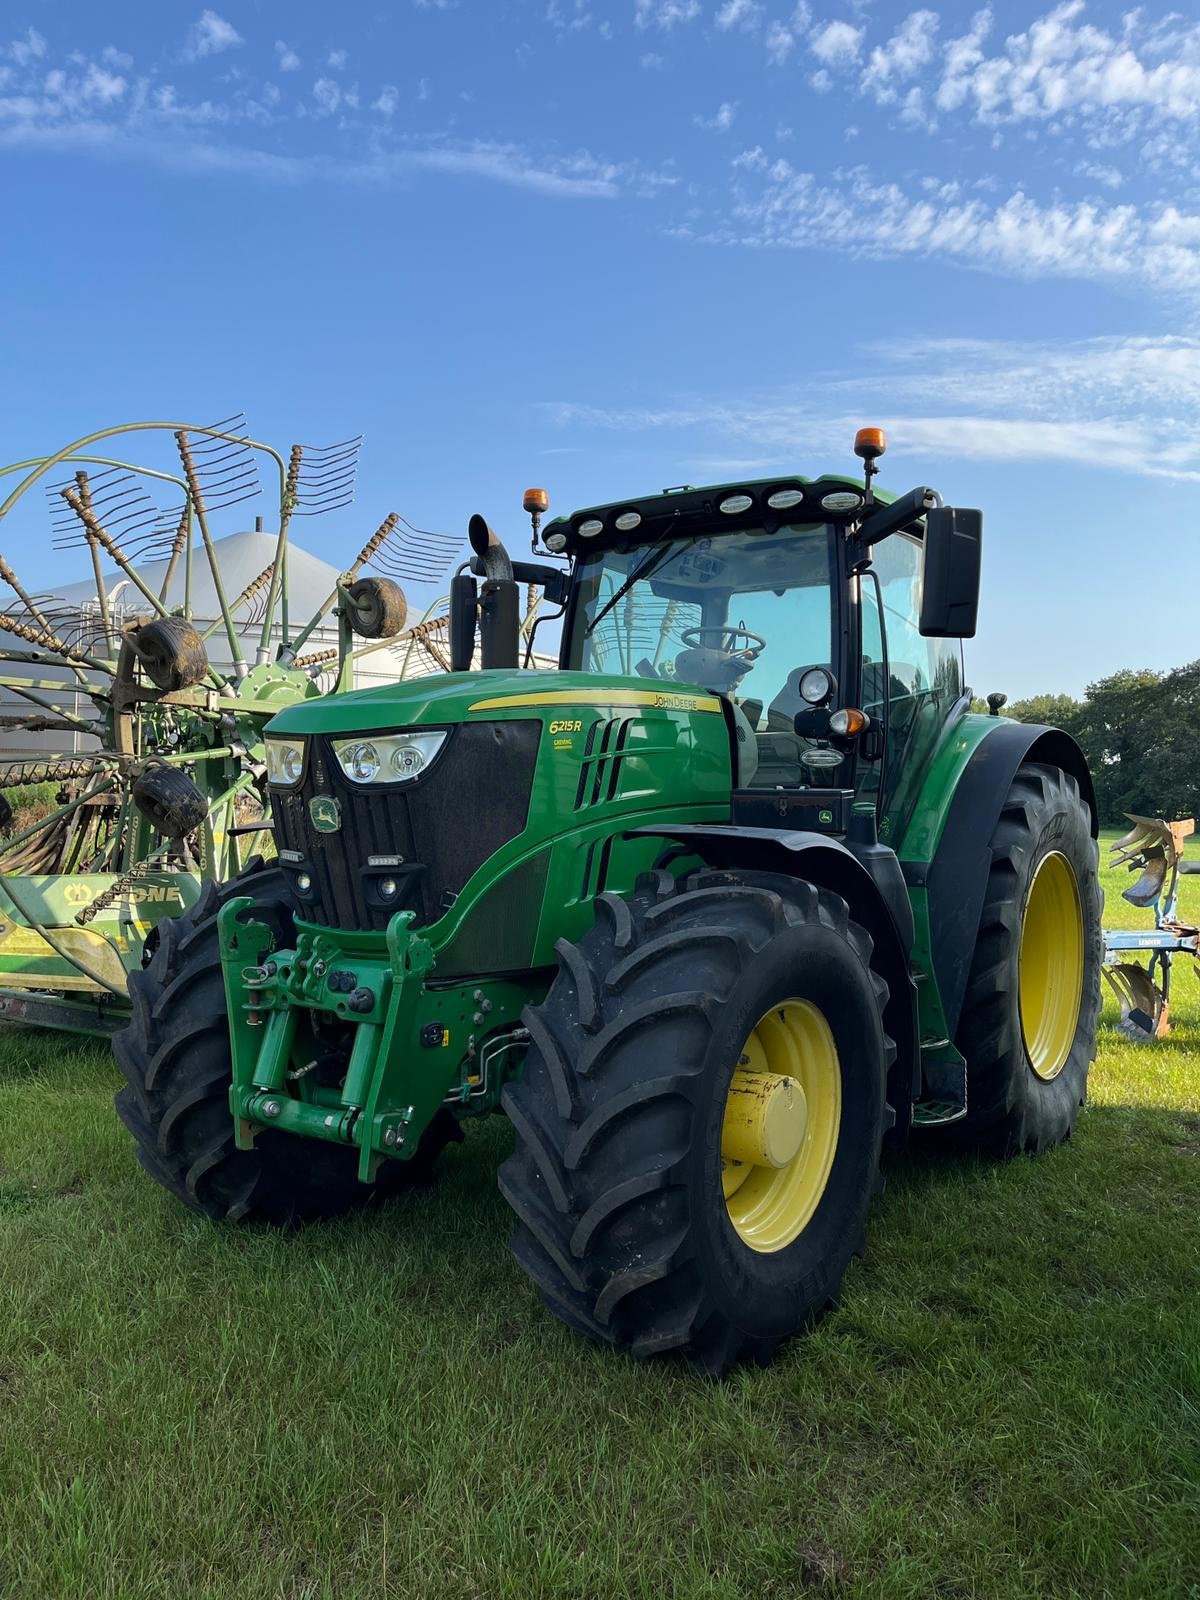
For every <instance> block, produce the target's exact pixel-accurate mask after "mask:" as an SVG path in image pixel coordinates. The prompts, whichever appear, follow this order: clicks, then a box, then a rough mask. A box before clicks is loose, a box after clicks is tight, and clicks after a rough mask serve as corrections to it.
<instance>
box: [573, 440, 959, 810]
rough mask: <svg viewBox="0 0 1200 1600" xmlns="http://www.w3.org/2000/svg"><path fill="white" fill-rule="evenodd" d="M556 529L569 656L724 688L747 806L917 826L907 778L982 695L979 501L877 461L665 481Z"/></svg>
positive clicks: (587, 663)
mask: <svg viewBox="0 0 1200 1600" xmlns="http://www.w3.org/2000/svg"><path fill="white" fill-rule="evenodd" d="M866 432H869V433H871V434H872V435H877V434H878V430H864V433H866ZM871 442H874V441H871ZM862 443H863V441H862V436H861V435H860V440H859V446H858V448H859V449H860V453H861V450H862ZM868 448H869V446H868ZM881 448H882V441H881V439H880V440H879V449H877V450H875V454H878V453H881ZM873 461H874V455H871V456H870V458H869V460H868V467H869V468H870V467H871V466H872V465H873ZM546 541H547V545H548V546H549V547H550V548H551V549H556V550H559V551H563V552H566V553H569V554H570V555H571V556H572V557H573V582H572V585H571V590H570V595H569V599H568V603H567V610H566V617H565V620H564V627H563V638H562V654H561V662H560V664H561V666H562V667H563V668H564V669H565V670H569V671H581V670H582V671H584V672H598V673H601V672H602V673H621V674H625V675H631V676H636V677H638V678H644V679H646V680H648V682H649V683H651V684H654V685H656V686H661V687H662V689H663V691H664V692H669V691H670V690H671V689H673V688H689V689H694V688H696V687H700V688H703V689H706V690H708V691H709V692H710V693H712V694H715V695H718V696H719V697H720V698H721V701H722V704H723V706H724V708H725V712H726V716H727V719H728V722H729V725H730V733H731V736H732V739H733V747H734V766H733V773H734V786H735V792H734V798H733V816H734V820H735V821H741V822H745V823H747V824H750V823H754V822H762V821H766V822H773V823H774V824H775V825H778V824H779V822H780V820H781V819H786V820H788V821H789V822H790V823H791V825H792V826H804V827H814V828H819V829H821V830H823V831H837V832H844V831H845V829H846V827H847V825H848V820H849V815H850V811H851V809H852V807H853V806H854V805H855V804H858V805H869V806H871V807H873V808H874V809H875V811H876V813H877V815H878V818H879V824H880V830H881V832H882V834H883V836H884V837H887V836H888V835H889V834H898V833H899V831H901V829H902V827H903V824H904V822H905V821H906V819H907V816H908V814H909V812H910V810H911V806H912V803H913V801H914V800H915V798H916V793H917V787H918V786H917V784H915V783H914V782H912V781H909V782H908V783H905V782H904V779H905V777H906V776H908V777H909V778H910V779H911V777H912V775H913V774H914V773H916V774H918V775H919V774H920V773H922V772H923V770H924V767H925V764H926V761H927V759H928V757H929V756H930V754H931V753H932V748H933V745H934V743H935V742H936V740H937V738H938V736H939V735H940V734H941V732H942V731H943V730H944V729H945V727H946V723H947V721H948V719H949V718H951V717H952V716H953V715H954V714H955V712H956V710H959V711H961V710H962V709H965V704H966V702H965V701H964V685H963V668H962V646H961V639H962V637H964V636H968V635H969V634H971V633H973V632H974V626H975V609H976V600H977V595H978V583H979V514H978V513H977V512H967V511H962V510H951V509H948V508H945V507H943V506H942V504H941V499H940V496H938V495H937V494H936V492H935V491H933V490H931V489H926V488H921V489H916V490H913V491H912V492H911V493H910V494H908V495H905V496H903V497H902V498H901V499H894V498H893V497H890V496H888V497H884V496H882V495H879V496H877V495H875V494H873V493H872V490H871V476H870V470H869V471H868V475H867V479H866V484H865V485H864V484H862V483H859V482H855V481H854V480H852V479H848V478H845V477H840V476H825V477H821V478H816V479H811V480H810V479H805V478H790V479H786V480H782V481H781V480H779V479H764V480H759V481H757V482H753V483H746V484H737V485H723V486H721V487H719V488H715V489H713V488H703V489H693V488H691V487H684V488H679V489H670V490H664V491H663V493H662V494H660V495H656V496H653V497H647V498H645V499H641V500H633V501H621V502H619V503H616V504H612V505H607V506H600V507H593V508H589V509H588V510H585V511H581V512H578V513H577V514H576V515H575V516H573V517H571V518H564V519H560V520H559V521H558V522H557V523H554V524H551V526H550V527H549V528H548V530H547V535H546ZM951 565H953V568H954V570H953V571H952V572H950V571H948V570H947V569H948V568H949V567H950V566H951ZM960 702H961V704H960Z"/></svg>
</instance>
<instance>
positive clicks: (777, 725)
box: [569, 525, 842, 787]
mask: <svg viewBox="0 0 1200 1600" xmlns="http://www.w3.org/2000/svg"><path fill="white" fill-rule="evenodd" d="M831 563H832V557H831V545H830V532H829V529H828V528H827V527H826V526H824V525H815V526H814V525H809V526H796V525H790V526H784V527H781V528H778V529H777V530H776V531H774V532H768V531H767V530H765V529H763V528H744V529H739V531H738V532H736V533H726V534H720V535H717V536H715V537H713V538H700V539H695V538H693V539H667V540H661V541H659V542H657V543H655V544H649V545H647V544H642V545H638V546H636V547H635V548H633V549H631V550H598V551H597V552H596V553H595V554H594V555H590V556H586V557H584V558H583V559H582V560H581V562H580V564H579V568H578V578H579V583H580V594H579V603H578V605H577V607H576V610H575V616H574V632H573V635H572V641H571V650H570V652H569V659H570V662H571V665H572V666H578V667H582V668H583V669H584V670H585V671H588V670H591V671H595V672H619V673H627V674H631V675H634V676H640V677H644V678H650V679H665V680H666V681H668V682H679V683H686V684H699V685H701V686H703V687H704V688H706V689H708V690H710V691H713V692H715V693H717V694H722V695H725V696H727V697H728V698H729V699H730V700H731V701H732V703H733V704H734V706H735V707H736V708H737V712H738V721H739V730H740V731H744V732H745V733H747V734H752V735H754V739H753V740H752V741H751V748H749V749H748V751H747V759H746V761H745V762H744V764H743V770H742V772H741V774H740V777H739V781H740V782H741V783H742V784H743V785H746V784H751V783H753V784H754V786H755V787H759V786H764V785H765V786H772V785H775V784H778V785H784V786H789V787H790V786H793V785H796V784H800V783H831V782H834V781H836V771H835V769H836V768H838V767H840V765H841V760H842V758H841V757H840V756H839V755H837V753H836V752H834V751H831V750H829V748H828V746H827V745H826V746H824V747H823V749H822V750H821V751H820V755H821V756H823V758H824V761H825V767H824V769H822V770H821V771H820V775H819V776H818V775H817V771H816V770H815V769H816V768H821V761H820V760H817V761H816V763H815V768H813V769H810V770H807V771H802V767H803V766H804V765H805V763H806V762H807V761H808V759H809V758H811V757H814V756H816V755H817V754H818V752H817V746H816V744H815V743H814V742H813V741H808V740H800V739H798V738H797V737H796V734H795V731H794V720H793V719H794V718H795V715H796V713H797V711H800V710H801V709H803V705H804V702H803V701H802V700H801V699H800V691H799V688H798V684H799V680H800V678H801V676H802V675H803V673H804V671H805V670H806V669H807V668H808V667H813V666H822V667H829V666H830V661H831V651H830V639H831V637H832V633H831V628H832V616H833V603H832V589H831V570H832V565H831ZM742 719H744V723H743V721H742Z"/></svg>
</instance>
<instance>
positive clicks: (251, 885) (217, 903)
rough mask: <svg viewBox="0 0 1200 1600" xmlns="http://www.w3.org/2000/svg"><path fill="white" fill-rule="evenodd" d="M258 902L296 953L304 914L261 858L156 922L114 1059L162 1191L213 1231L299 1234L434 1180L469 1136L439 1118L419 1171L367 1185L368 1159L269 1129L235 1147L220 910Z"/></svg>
mask: <svg viewBox="0 0 1200 1600" xmlns="http://www.w3.org/2000/svg"><path fill="white" fill-rule="evenodd" d="M236 895H250V896H252V897H253V899H254V903H255V916H256V918H257V919H258V920H260V921H263V922H267V923H269V924H271V925H272V926H273V927H274V928H275V930H276V936H277V939H278V940H280V941H281V942H283V943H286V942H287V940H288V939H289V938H290V936H291V932H292V916H293V911H294V904H293V901H292V897H291V892H290V889H289V887H288V884H287V880H286V878H285V876H284V874H283V872H282V871H281V870H280V869H279V868H278V867H276V866H275V865H273V864H270V865H268V864H266V863H264V862H263V861H262V860H261V859H257V860H255V861H253V862H252V863H250V864H249V865H248V866H247V868H246V870H245V871H244V872H243V873H241V875H240V876H239V877H237V878H235V879H234V880H233V881H232V882H231V883H228V884H225V885H224V886H222V887H221V888H219V889H218V887H217V886H216V885H215V884H214V883H211V882H210V883H208V884H207V885H206V886H205V889H204V892H203V894H202V895H201V896H200V899H199V900H198V901H197V902H196V904H195V905H194V906H193V907H192V908H191V909H190V910H189V911H186V912H185V913H184V914H183V916H181V917H179V918H174V919H171V920H168V921H163V922H161V923H159V924H158V927H157V930H156V931H157V932H158V940H157V944H156V947H155V950H154V954H153V956H152V958H151V960H150V962H149V965H148V966H147V967H146V968H145V970H144V971H142V972H134V973H132V974H131V975H130V978H129V997H130V1000H131V1002H132V1006H133V1016H132V1021H131V1023H130V1025H129V1027H128V1028H125V1029H123V1030H122V1031H121V1032H120V1033H118V1034H116V1035H115V1036H114V1039H113V1050H114V1052H115V1053H116V1057H117V1061H118V1064H119V1065H120V1067H121V1070H122V1072H123V1073H124V1074H125V1087H124V1088H123V1089H121V1090H120V1092H119V1093H118V1095H117V1097H116V1108H117V1113H118V1115H119V1116H120V1118H121V1121H122V1122H123V1123H124V1124H125V1126H126V1127H127V1128H128V1129H129V1131H130V1133H132V1135H133V1137H134V1139H135V1141H136V1143H137V1156H138V1160H139V1162H140V1163H141V1165H142V1166H143V1167H144V1168H145V1170H146V1171H147V1172H148V1173H149V1174H150V1176H151V1177H152V1178H153V1179H154V1180H155V1182H156V1183H159V1184H161V1185H162V1187H163V1188H164V1189H167V1190H169V1191H170V1192H171V1193H172V1194H173V1195H174V1196H175V1197H176V1199H177V1200H181V1201H182V1202H183V1204H184V1205H185V1206H188V1207H190V1208H191V1210H193V1211H199V1212H201V1213H202V1214H203V1215H205V1216H207V1217H211V1218H213V1219H214V1221H224V1222H244V1221H256V1222H266V1223H270V1224H272V1225H274V1226H276V1227H294V1226H297V1225H299V1224H300V1223H304V1222H310V1221H313V1220H314V1219H316V1218H320V1217H330V1216H335V1215H337V1214H338V1213H339V1212H343V1211H348V1210H352V1209H354V1208H356V1207H359V1206H363V1205H367V1204H369V1203H370V1202H371V1201H372V1200H373V1199H374V1198H376V1196H377V1195H378V1194H380V1193H385V1194H386V1193H390V1192H392V1191H394V1190H395V1189H396V1188H397V1187H403V1186H406V1185H408V1184H411V1183H413V1182H420V1181H422V1180H423V1179H427V1178H428V1177H429V1176H430V1170H431V1168H432V1165H433V1162H434V1160H435V1159H436V1157H437V1155H438V1152H439V1151H440V1150H441V1149H442V1147H443V1146H444V1145H445V1144H447V1143H448V1142H450V1141H451V1140H455V1139H461V1138H462V1131H461V1129H460V1128H459V1125H458V1123H457V1121H456V1120H455V1119H454V1117H453V1116H451V1115H450V1113H449V1112H446V1111H441V1112H439V1113H438V1115H437V1117H435V1119H434V1121H433V1122H432V1123H431V1124H430V1126H429V1128H428V1129H427V1130H426V1132H425V1135H424V1137H423V1138H422V1140H421V1143H420V1145H419V1147H418V1149H417V1153H416V1154H415V1155H414V1156H413V1158H412V1160H411V1161H407V1162H403V1163H401V1162H398V1161H389V1162H386V1163H385V1164H384V1166H383V1168H382V1169H381V1171H380V1174H379V1178H378V1179H377V1180H376V1182H375V1183H374V1184H366V1183H360V1182H359V1180H358V1175H357V1174H358V1151H357V1150H356V1149H350V1148H348V1147H340V1146H337V1145H333V1144H327V1143H325V1142H323V1141H321V1140H318V1139H306V1138H302V1137H299V1136H297V1135H295V1134H287V1133H283V1132H281V1131H279V1130H277V1129H272V1128H264V1129H263V1130H262V1131H261V1132H260V1133H259V1134H258V1136H257V1138H256V1139H255V1141H254V1146H253V1148H252V1149H250V1150H239V1149H238V1148H237V1147H236V1145H235V1144H234V1138H233V1117H232V1115H231V1113H230V1110H229V1088H230V1084H231V1083H232V1081H233V1062H232V1056H231V1052H230V1045H229V1020H228V1014H227V1008H226V1000H225V984H224V981H223V979H222V976H221V961H220V950H219V946H218V941H217V912H218V911H219V909H220V908H221V906H222V905H224V904H225V902H226V901H227V900H230V899H231V898H233V897H234V896H236Z"/></svg>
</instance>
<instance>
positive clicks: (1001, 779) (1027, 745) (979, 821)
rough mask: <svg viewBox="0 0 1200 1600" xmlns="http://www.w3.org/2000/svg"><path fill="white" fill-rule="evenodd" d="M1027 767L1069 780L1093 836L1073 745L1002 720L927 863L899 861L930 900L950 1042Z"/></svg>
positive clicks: (967, 772) (1082, 770) (976, 754)
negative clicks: (1017, 782)
mask: <svg viewBox="0 0 1200 1600" xmlns="http://www.w3.org/2000/svg"><path fill="white" fill-rule="evenodd" d="M1025 761H1044V762H1046V763H1047V764H1048V765H1051V766H1058V767H1061V768H1062V769H1063V771H1065V772H1069V773H1070V774H1071V776H1072V777H1073V778H1075V780H1076V781H1077V782H1078V784H1079V787H1080V791H1081V793H1082V794H1083V798H1084V800H1085V801H1086V803H1087V804H1088V806H1089V808H1090V809H1091V813H1092V835H1093V837H1095V834H1096V827H1097V817H1096V799H1095V792H1094V790H1093V787H1092V780H1091V775H1090V774H1089V772H1088V770H1087V761H1086V759H1085V757H1084V754H1083V752H1082V750H1080V748H1079V746H1078V745H1077V744H1076V743H1075V741H1074V740H1073V739H1072V738H1071V737H1070V735H1069V734H1065V733H1063V732H1062V730H1061V729H1059V728H1047V727H1042V726H1040V725H1038V724H1036V723H1029V722H1016V721H1015V720H1013V719H1012V718H1011V717H1002V718H997V720H996V727H995V729H994V730H993V731H992V732H991V733H989V734H988V736H987V738H986V739H984V740H982V741H981V743H980V744H978V745H977V746H976V748H975V750H974V751H973V752H972V754H971V757H970V759H969V760H968V762H967V765H966V767H965V768H964V770H963V774H962V776H961V777H960V778H959V780H958V787H957V788H956V790H955V792H954V798H953V800H952V801H951V802H950V810H949V813H948V815H947V817H946V822H945V826H944V827H943V829H942V836H941V839H940V840H939V841H938V847H937V850H936V852H935V854H934V857H933V860H932V861H931V862H929V863H924V862H905V863H903V871H904V881H905V882H906V883H907V884H908V886H909V888H912V889H919V888H924V889H925V890H926V891H927V893H928V896H929V937H930V945H931V947H932V956H933V971H934V976H935V977H936V979H937V985H938V993H939V994H940V996H941V1001H942V1010H943V1012H944V1014H945V1017H946V1025H947V1027H948V1029H949V1031H950V1037H951V1038H953V1037H954V1035H955V1033H956V1032H957V1029H958V1022H959V1017H960V1014H961V1012H962V1003H963V995H964V994H965V993H966V987H967V977H968V974H969V973H970V970H971V960H972V957H973V956H974V953H975V941H976V939H977V938H978V936H979V918H980V916H981V915H982V913H983V901H984V895H985V894H986V892H987V880H988V873H989V872H990V870H991V865H992V852H991V846H990V840H991V837H992V834H993V833H994V832H995V830H996V824H997V823H998V822H999V820H1000V813H1001V811H1002V810H1003V808H1004V802H1005V800H1006V799H1007V797H1008V791H1009V789H1010V788H1011V787H1012V781H1013V779H1014V777H1015V776H1016V773H1017V768H1018V767H1019V766H1020V765H1021V764H1022V762H1025Z"/></svg>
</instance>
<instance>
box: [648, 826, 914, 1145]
mask: <svg viewBox="0 0 1200 1600" xmlns="http://www.w3.org/2000/svg"><path fill="white" fill-rule="evenodd" d="M637 831H638V833H639V834H641V835H643V836H649V835H652V834H653V835H657V836H658V837H660V838H663V839H664V841H674V847H673V848H668V850H667V851H666V852H665V853H664V857H663V860H664V862H665V861H670V860H672V859H677V858H678V857H679V856H682V855H696V856H699V857H700V858H701V860H703V861H704V862H705V863H706V864H707V865H708V866H710V867H715V868H717V869H718V870H723V871H739V870H740V871H748V872H776V873H779V874H781V875H783V876H786V877H790V878H804V879H806V880H807V881H808V882H810V883H815V884H816V885H817V886H818V887H820V888H823V889H830V890H832V891H833V892H834V893H835V894H838V895H840V896H841V897H842V899H843V900H845V902H846V904H847V905H848V906H849V907H850V915H851V917H852V918H853V919H854V921H855V922H857V923H858V924H859V925H860V926H861V927H864V928H865V929H866V930H867V932H868V933H869V934H870V935H871V938H872V940H873V941H874V946H875V955H874V961H875V965H876V967H877V969H878V971H879V972H880V974H881V976H882V977H883V978H884V980H885V981H886V983H887V985H888V1003H887V1007H886V1009H885V1011H884V1025H885V1027H886V1029H887V1031H888V1034H889V1036H890V1038H891V1039H892V1040H893V1041H894V1043H895V1045H896V1062H895V1064H894V1066H893V1067H892V1070H891V1073H890V1074H889V1079H888V1098H889V1100H890V1101H891V1103H892V1105H893V1107H894V1108H895V1111H896V1119H897V1121H896V1128H895V1130H894V1134H893V1136H892V1140H891V1141H890V1142H894V1143H901V1142H903V1139H904V1137H905V1136H906V1134H907V1131H908V1127H909V1125H910V1122H911V1115H912V1101H913V1100H915V1099H917V1098H918V1097H919V1095H920V1093H921V1052H920V1046H919V1040H918V1030H917V991H916V985H915V984H914V982H913V978H912V967H911V961H910V951H911V947H912V942H913V920H912V907H911V905H910V903H909V898H908V895H907V893H906V891H905V887H904V881H903V878H902V876H901V872H900V867H899V863H898V862H897V861H896V858H895V856H894V855H893V854H892V852H891V851H890V850H884V851H881V852H880V854H879V858H878V861H877V863H876V864H877V868H878V867H879V866H881V867H882V870H877V872H876V874H874V875H873V874H872V873H871V872H868V870H867V868H866V867H865V866H864V865H863V863H862V862H861V861H860V860H859V859H858V857H857V856H856V855H855V854H854V853H853V851H852V850H851V849H850V848H848V847H847V846H846V845H845V844H843V843H842V842H841V840H840V839H833V838H830V837H829V836H828V835H826V834H821V833H810V832H807V831H804V830H800V829H787V828H743V827H738V826H735V825H733V824H728V823H710V824H704V823H696V824H686V823H684V824H680V825H679V826H678V827H670V828H668V827H664V826H662V825H660V826H658V827H656V828H642V829H638V830H637ZM889 864H890V867H891V870H890V872H889V871H888V870H887V868H888V866H889Z"/></svg>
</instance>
